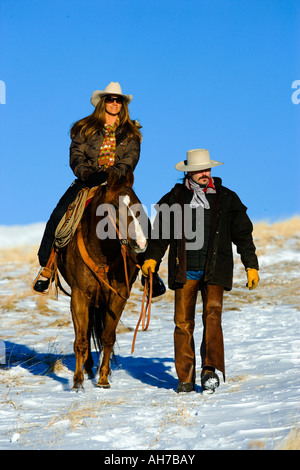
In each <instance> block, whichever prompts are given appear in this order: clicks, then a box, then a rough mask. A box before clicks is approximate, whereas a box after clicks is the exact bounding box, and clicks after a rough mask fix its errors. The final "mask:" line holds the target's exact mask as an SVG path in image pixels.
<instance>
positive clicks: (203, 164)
mask: <svg viewBox="0 0 300 470" xmlns="http://www.w3.org/2000/svg"><path fill="white" fill-rule="evenodd" d="M186 156H187V159H186V160H183V161H182V162H179V163H177V164H176V165H175V168H176V170H178V171H198V170H206V169H207V168H212V167H214V166H219V165H223V162H216V161H215V160H211V159H210V156H209V151H208V150H206V149H194V150H188V151H187V152H186Z"/></svg>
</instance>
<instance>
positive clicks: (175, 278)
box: [145, 178, 258, 290]
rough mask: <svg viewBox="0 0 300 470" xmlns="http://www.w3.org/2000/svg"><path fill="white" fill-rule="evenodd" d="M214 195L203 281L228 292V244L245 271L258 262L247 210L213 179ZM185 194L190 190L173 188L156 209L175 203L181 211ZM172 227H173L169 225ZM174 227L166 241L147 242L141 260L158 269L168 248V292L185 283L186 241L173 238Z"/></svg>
mask: <svg viewBox="0 0 300 470" xmlns="http://www.w3.org/2000/svg"><path fill="white" fill-rule="evenodd" d="M214 185H215V188H216V194H215V196H214V198H213V199H214V200H213V204H212V207H211V216H210V236H209V243H208V251H207V258H206V266H205V270H204V281H205V282H207V283H209V284H215V285H218V286H222V287H224V289H225V290H231V289H232V279H233V253H232V243H234V244H235V245H236V247H237V252H238V253H239V254H240V256H241V261H242V263H243V264H244V266H245V268H255V269H258V260H257V256H256V254H255V246H254V243H253V238H252V230H253V226H252V223H251V221H250V219H249V217H248V215H247V213H246V211H247V208H246V207H245V206H244V205H243V204H242V202H241V201H240V199H239V197H238V196H237V194H236V193H235V192H233V191H231V190H230V189H228V188H226V187H224V186H222V180H221V179H220V178H214ZM187 192H190V190H189V189H188V188H187V187H186V186H185V185H184V184H176V185H175V186H174V188H173V189H172V190H171V191H170V192H169V193H167V194H166V195H165V196H163V197H162V199H161V200H160V201H159V202H158V205H161V204H167V205H168V206H172V205H173V204H175V203H177V204H180V206H181V207H183V205H184V204H185V203H186V200H187ZM160 215H161V214H159V215H158V216H157V217H156V220H155V222H154V232H155V233H156V234H157V233H158V232H157V230H158V229H157V224H160V223H161V217H160ZM172 225H174V224H172ZM174 229H175V231H176V228H174V226H171V230H170V237H169V239H162V238H161V237H160V238H159V239H157V238H153V239H151V240H150V242H149V246H148V249H147V252H146V256H145V259H155V260H156V261H157V263H158V265H159V263H160V262H161V260H162V258H163V256H164V254H165V252H166V250H167V248H168V246H170V249H169V256H168V284H169V287H170V289H176V288H179V287H182V286H183V284H185V282H186V240H185V236H184V233H185V231H184V230H182V233H183V237H182V238H180V239H176V237H174Z"/></svg>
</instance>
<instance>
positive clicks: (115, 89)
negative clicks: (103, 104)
mask: <svg viewBox="0 0 300 470" xmlns="http://www.w3.org/2000/svg"><path fill="white" fill-rule="evenodd" d="M106 95H113V96H114V95H117V96H122V97H123V98H124V100H126V101H127V102H128V104H129V103H130V101H131V100H132V95H123V93H122V90H121V86H120V84H119V83H118V82H110V84H109V85H107V87H106V88H104V90H103V91H102V90H95V91H94V92H93V93H92V96H91V103H92V105H93V106H95V108H96V106H97V104H98V103H99V101H100V99H101V98H102V96H106Z"/></svg>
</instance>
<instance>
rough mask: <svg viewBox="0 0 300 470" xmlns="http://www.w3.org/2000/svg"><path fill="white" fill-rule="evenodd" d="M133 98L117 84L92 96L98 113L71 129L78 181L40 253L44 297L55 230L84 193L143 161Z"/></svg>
mask: <svg viewBox="0 0 300 470" xmlns="http://www.w3.org/2000/svg"><path fill="white" fill-rule="evenodd" d="M131 100H132V96H131V95H125V94H123V93H122V90H121V87H120V85H119V83H117V82H111V83H110V84H109V85H108V86H107V87H106V88H105V89H104V90H103V91H101V90H96V91H94V92H93V94H92V96H91V103H92V105H93V106H94V107H95V110H94V112H93V113H92V114H91V115H89V116H87V117H85V118H83V119H81V120H79V121H78V122H76V123H75V124H74V125H73V127H72V128H71V138H72V142H71V145H70V166H71V168H72V170H73V172H74V174H75V176H76V178H77V179H75V181H74V182H73V183H72V184H71V186H70V187H69V189H68V190H67V191H66V192H65V194H64V195H63V196H62V198H61V199H60V201H59V202H58V204H57V206H56V208H55V209H54V211H53V212H52V214H51V216H50V219H49V221H48V222H47V224H46V228H45V232H44V235H43V238H42V241H41V245H40V248H39V251H38V258H39V262H40V266H41V269H40V272H39V275H38V280H37V281H36V282H35V283H34V286H33V289H34V291H35V292H37V293H44V292H45V291H47V289H48V288H49V284H50V279H51V278H52V276H53V272H52V270H51V266H47V264H48V261H49V258H50V255H51V252H52V249H53V244H54V238H55V230H56V228H57V226H58V224H59V222H60V220H61V218H62V217H63V216H64V214H65V213H66V211H67V208H68V206H69V204H70V203H72V202H73V201H74V200H75V198H76V196H77V194H78V193H79V191H80V190H82V189H83V188H85V187H90V188H92V187H94V186H99V185H100V184H103V183H105V182H106V180H107V178H108V176H109V174H110V172H114V173H115V174H116V175H117V177H118V178H119V179H122V178H125V177H126V173H127V171H128V170H129V169H131V170H134V169H135V167H136V165H137V162H138V160H139V157H140V144H141V140H142V139H141V132H140V130H139V129H140V128H141V126H140V125H139V123H138V122H137V121H132V120H131V118H130V115H129V110H128V104H129V103H130V102H131Z"/></svg>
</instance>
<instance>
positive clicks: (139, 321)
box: [131, 269, 153, 354]
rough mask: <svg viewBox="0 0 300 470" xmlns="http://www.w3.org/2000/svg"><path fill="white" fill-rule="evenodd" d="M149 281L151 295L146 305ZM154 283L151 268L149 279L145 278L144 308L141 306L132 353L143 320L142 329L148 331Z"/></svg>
mask: <svg viewBox="0 0 300 470" xmlns="http://www.w3.org/2000/svg"><path fill="white" fill-rule="evenodd" d="M148 282H149V295H148V296H147V304H146V305H145V299H146V294H147V290H148ZM152 285H153V274H152V271H151V269H149V281H148V279H147V278H146V280H145V287H144V294H143V300H142V308H141V314H140V318H139V320H138V322H137V325H136V328H135V331H134V335H133V340H132V347H131V354H132V353H133V351H134V346H135V340H136V335H137V332H138V329H139V326H140V323H141V321H142V320H143V322H142V330H143V331H146V330H147V329H148V326H149V323H150V313H151V301H152ZM147 309H148V317H147V323H146V327H145V321H146V313H147Z"/></svg>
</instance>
